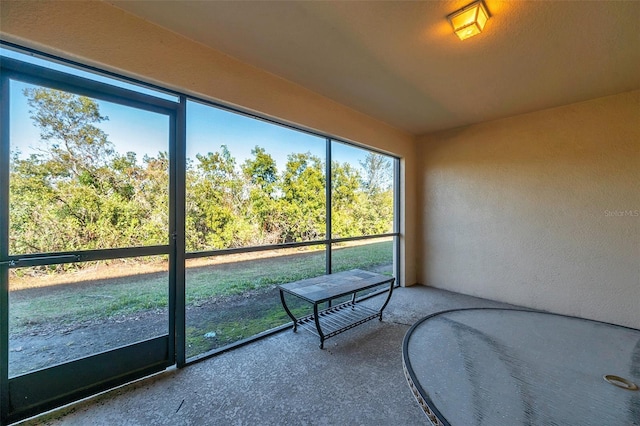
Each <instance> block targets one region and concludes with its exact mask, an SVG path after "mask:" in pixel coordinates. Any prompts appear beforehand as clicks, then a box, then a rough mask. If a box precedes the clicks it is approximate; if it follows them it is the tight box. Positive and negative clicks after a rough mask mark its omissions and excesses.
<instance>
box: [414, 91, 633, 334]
mask: <svg viewBox="0 0 640 426" xmlns="http://www.w3.org/2000/svg"><path fill="white" fill-rule="evenodd" d="M419 142H420V147H419V148H418V149H419V156H420V158H421V160H422V167H421V171H420V177H419V183H418V187H419V189H418V190H419V193H420V201H419V209H420V212H419V214H420V218H419V222H420V223H421V239H422V242H423V245H422V246H421V253H420V260H419V262H418V263H419V271H418V280H419V281H420V282H422V283H424V284H428V285H431V286H435V287H439V288H444V289H448V290H452V291H456V292H460V293H465V294H472V295H477V296H481V297H486V298H490V299H495V300H500V301H505V302H511V303H516V304H521V305H525V306H529V307H534V308H538V309H544V310H549V311H552V312H557V313H563V314H568V315H576V316H580V317H586V318H592V319H597V320H601V321H607V322H612V323H617V324H622V325H626V326H631V327H635V328H640V91H633V92H628V93H623V94H620V95H615V96H610V97H605V98H599V99H594V100H591V101H587V102H583V103H578V104H572V105H567V106H563V107H559V108H554V109H549V110H544V111H538V112H535V113H531V114H526V115H520V116H516V117H512V118H508V119H503V120H499V121H494V122H488V123H483V124H479V125H474V126H469V127H465V128H459V129H454V130H449V131H446V132H441V133H438V134H432V135H429V136H424V137H422V138H420V140H419Z"/></svg>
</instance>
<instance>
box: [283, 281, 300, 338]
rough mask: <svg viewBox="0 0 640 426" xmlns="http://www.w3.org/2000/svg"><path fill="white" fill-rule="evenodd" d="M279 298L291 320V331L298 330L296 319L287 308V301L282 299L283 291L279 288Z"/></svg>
mask: <svg viewBox="0 0 640 426" xmlns="http://www.w3.org/2000/svg"><path fill="white" fill-rule="evenodd" d="M280 300H281V301H282V307H283V308H284V310H285V312H286V313H287V315H289V318H291V321H293V332H294V333H295V332H296V331H297V330H298V320H297V319H296V317H294V316H293V314H292V313H291V311H290V310H289V308H288V307H287V302H286V301H285V300H284V292H283V291H282V289H280Z"/></svg>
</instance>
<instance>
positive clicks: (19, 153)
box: [9, 81, 169, 254]
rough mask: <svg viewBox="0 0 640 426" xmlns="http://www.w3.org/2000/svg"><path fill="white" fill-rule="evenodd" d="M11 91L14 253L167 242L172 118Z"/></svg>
mask: <svg viewBox="0 0 640 426" xmlns="http://www.w3.org/2000/svg"><path fill="white" fill-rule="evenodd" d="M10 90H11V123H10V124H11V127H10V129H11V130H10V144H11V161H10V201H9V202H10V217H9V223H10V231H9V235H10V247H9V250H10V253H11V254H25V253H46V252H60V251H75V250H86V249H105V248H117V247H137V246H147V245H165V244H168V233H169V232H168V222H169V214H168V211H169V210H168V201H169V191H168V190H169V170H168V168H169V158H168V154H167V152H168V146H169V142H168V141H169V117H168V116H166V115H161V114H156V113H152V112H146V111H142V110H138V109H135V108H129V107H125V106H121V105H116V104H113V103H109V102H104V101H98V100H95V99H92V98H89V97H86V96H77V95H74V94H71V93H67V92H62V91H58V90H53V89H48V88H45V87H40V86H34V85H30V84H25V83H21V82H17V81H11V88H10Z"/></svg>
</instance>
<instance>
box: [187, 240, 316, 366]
mask: <svg viewBox="0 0 640 426" xmlns="http://www.w3.org/2000/svg"><path fill="white" fill-rule="evenodd" d="M325 252H326V251H325V247H324V246H317V247H306V248H296V249H281V250H269V251H261V252H253V253H242V254H234V255H225V256H216V257H207V258H199V259H191V260H188V261H187V270H186V297H187V323H186V325H187V357H193V356H195V355H198V354H201V353H204V352H207V351H210V350H212V349H215V348H219V347H222V346H225V345H228V344H231V343H234V342H237V341H239V340H242V339H245V338H247V337H251V336H253V335H256V334H258V333H260V332H263V331H265V330H269V329H271V328H274V327H277V326H279V325H282V324H285V323H287V322H289V321H290V319H289V317H288V316H287V314H286V313H285V311H284V309H283V308H282V304H281V302H280V295H279V292H278V289H277V287H276V286H277V285H278V284H284V283H288V282H292V281H297V280H301V279H304V278H311V277H315V276H318V275H323V274H324V273H325V259H326V258H325ZM287 303H291V304H290V305H289V306H290V307H292V308H293V309H294V312H295V314H296V315H304V314H308V313H311V312H312V306H311V305H309V304H308V303H306V302H303V301H301V300H299V299H298V300H289V299H287Z"/></svg>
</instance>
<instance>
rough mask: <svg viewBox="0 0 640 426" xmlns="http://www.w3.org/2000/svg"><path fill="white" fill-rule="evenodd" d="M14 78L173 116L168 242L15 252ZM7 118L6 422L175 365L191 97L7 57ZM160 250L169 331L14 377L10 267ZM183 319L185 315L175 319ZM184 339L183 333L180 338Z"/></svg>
mask: <svg viewBox="0 0 640 426" xmlns="http://www.w3.org/2000/svg"><path fill="white" fill-rule="evenodd" d="M11 80H15V81H21V82H25V83H30V84H35V85H39V86H43V87H48V88H52V89H58V90H62V91H65V92H70V93H73V94H77V95H81V96H90V97H92V98H95V99H98V100H103V101H108V102H112V103H116V104H119V105H123V106H128V107H132V108H137V109H141V110H145V111H151V112H155V113H160V114H163V115H166V116H168V117H169V141H168V142H169V171H168V173H169V206H168V208H169V212H168V214H169V229H168V235H167V244H166V245H157V246H145V247H129V248H112V249H103V250H82V251H76V252H55V253H37V254H28V255H9V235H8V234H9V165H10V129H9V118H10V111H9V107H10V100H9V97H10V90H9V85H10V81H11ZM0 123H1V126H2V127H1V129H0V423H2V424H5V423H7V422H13V421H17V420H20V419H24V418H26V417H29V416H31V415H35V414H38V413H40V412H42V411H46V410H48V409H51V408H54V407H57V406H60V405H63V404H65V403H68V402H71V401H75V400H77V399H80V398H83V397H85V396H88V395H91V394H95V393H97V392H100V391H103V390H106V389H109V388H112V387H114V386H117V385H119V384H123V383H126V382H129V381H131V380H134V379H137V378H140V377H144V376H146V375H149V374H151V373H154V372H158V371H162V370H164V369H166V368H167V367H168V366H171V365H174V364H175V363H176V336H184V244H185V243H184V183H185V157H186V150H185V127H186V126H185V99H184V97H180V99H179V102H173V101H170V100H165V99H160V98H157V97H154V96H151V95H146V94H143V93H139V92H135V91H132V90H128V89H124V88H120V87H116V86H112V85H110V84H107V83H102V82H98V81H93V80H89V79H86V78H82V77H78V76H74V75H70V74H67V73H65V72H61V71H56V70H52V69H48V68H45V67H41V66H37V65H33V64H28V63H25V62H22V61H18V60H15V59H10V58H6V57H3V58H2V61H1V62H0ZM160 254H162V255H167V256H168V257H169V271H168V272H169V280H168V283H167V285H168V298H169V300H168V303H169V306H168V312H169V316H168V332H167V334H166V335H162V336H160V337H156V338H152V339H148V340H144V341H141V342H137V343H134V344H132V345H127V346H123V347H120V348H114V349H111V350H108V351H105V352H102V353H97V354H94V355H90V356H88V357H84V358H80V359H78V360H74V361H70V362H66V363H62V364H58V365H54V366H52V367H48V368H44V369H41V370H37V371H33V372H29V373H26V374H23V375H19V376H16V377H12V378H9V373H8V371H9V370H8V367H9V324H8V322H9V314H8V309H9V269H10V268H14V267H21V266H34V265H48V264H62V263H71V262H78V261H81V262H84V261H94V260H105V259H116V258H127V257H137V256H148V255H160ZM180 294H181V295H182V296H181V297H180ZM177 301H178V303H176V302H177ZM177 318H182V320H180V321H176V319H177ZM176 324H178V328H179V329H178V330H177V329H176ZM182 339H184V337H181V338H179V340H182ZM178 343H179V342H178ZM178 352H179V350H178ZM183 352H184V351H183ZM183 357H184V355H183ZM97 366H99V368H96V367H97Z"/></svg>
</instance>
